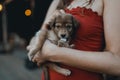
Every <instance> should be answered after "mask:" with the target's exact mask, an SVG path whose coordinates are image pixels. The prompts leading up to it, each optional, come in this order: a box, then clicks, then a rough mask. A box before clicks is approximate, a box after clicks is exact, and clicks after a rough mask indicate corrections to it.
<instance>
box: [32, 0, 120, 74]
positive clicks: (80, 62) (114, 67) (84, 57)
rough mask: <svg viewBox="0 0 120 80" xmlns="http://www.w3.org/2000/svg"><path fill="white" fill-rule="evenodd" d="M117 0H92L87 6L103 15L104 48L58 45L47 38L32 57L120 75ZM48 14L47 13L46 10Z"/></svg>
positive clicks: (39, 60)
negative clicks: (84, 49) (40, 48)
mask: <svg viewBox="0 0 120 80" xmlns="http://www.w3.org/2000/svg"><path fill="white" fill-rule="evenodd" d="M55 1H56V3H58V4H59V3H60V1H62V0H54V1H53V2H55ZM81 1H83V0H81ZM119 3H120V0H95V2H94V4H93V6H91V7H90V8H91V9H92V10H93V11H96V12H98V15H100V16H103V21H104V33H105V42H106V50H105V51H103V52H90V51H80V50H74V49H69V48H63V47H62V48H61V47H57V46H55V45H54V44H52V43H50V42H49V41H46V42H45V43H44V45H43V48H42V54H41V55H39V56H34V59H36V61H37V62H39V63H42V62H44V61H46V60H49V61H53V62H60V63H63V64H66V65H70V66H73V67H76V68H81V69H85V70H88V71H94V72H99V73H107V74H112V75H118V76H120V43H119V42H120V35H119V31H120V22H119V21H120V16H119V14H120V11H119V8H120V6H119ZM56 6H57V5H56ZM79 6H81V5H79ZM50 9H51V10H50ZM50 9H49V10H50V11H51V12H52V10H53V11H54V10H55V9H57V8H54V9H53V6H51V7H50ZM48 14H50V13H49V12H48ZM47 20H48V17H46V19H45V21H47ZM42 28H44V27H42Z"/></svg>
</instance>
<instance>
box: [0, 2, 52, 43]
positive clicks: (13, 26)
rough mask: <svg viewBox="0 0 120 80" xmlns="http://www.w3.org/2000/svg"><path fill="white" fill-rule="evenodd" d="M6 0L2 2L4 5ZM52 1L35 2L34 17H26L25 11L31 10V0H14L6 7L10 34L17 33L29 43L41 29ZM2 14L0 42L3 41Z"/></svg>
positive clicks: (0, 13)
mask: <svg viewBox="0 0 120 80" xmlns="http://www.w3.org/2000/svg"><path fill="white" fill-rule="evenodd" d="M3 1H4V0H0V3H2V2H3ZM51 1H52V0H35V3H36V4H35V9H34V14H33V16H29V17H28V16H25V14H24V11H25V10H26V9H30V1H29V0H14V1H12V2H11V3H9V4H8V5H7V6H6V10H7V22H8V33H11V32H15V33H17V34H18V35H19V36H20V37H23V38H25V39H26V40H27V41H29V40H30V38H31V37H32V36H33V35H34V34H35V32H36V31H37V30H39V28H40V27H41V24H42V22H43V20H44V17H45V15H46V12H47V10H48V7H49V5H50V3H51ZM1 16H2V12H0V41H2V21H1Z"/></svg>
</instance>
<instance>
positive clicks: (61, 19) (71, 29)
mask: <svg viewBox="0 0 120 80" xmlns="http://www.w3.org/2000/svg"><path fill="white" fill-rule="evenodd" d="M78 25H79V24H78V22H77V20H76V19H75V18H74V17H73V16H72V15H71V14H67V13H64V14H63V13H61V14H59V15H58V16H56V17H55V19H54V20H53V21H52V22H51V24H50V26H51V29H52V30H54V32H55V34H56V35H57V36H58V38H59V39H66V40H69V39H70V38H71V37H72V36H73V34H74V33H75V31H76V28H77V27H78Z"/></svg>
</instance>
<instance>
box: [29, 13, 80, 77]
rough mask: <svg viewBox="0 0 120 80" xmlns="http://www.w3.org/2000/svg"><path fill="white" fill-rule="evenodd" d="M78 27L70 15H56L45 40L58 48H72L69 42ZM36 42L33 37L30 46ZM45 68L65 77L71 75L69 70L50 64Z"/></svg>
mask: <svg viewBox="0 0 120 80" xmlns="http://www.w3.org/2000/svg"><path fill="white" fill-rule="evenodd" d="M78 25H79V24H78V22H77V21H76V19H75V18H74V17H73V16H72V15H71V14H66V13H61V14H59V15H57V16H56V17H55V18H54V20H52V21H51V22H50V27H49V30H48V33H47V35H46V39H48V40H50V41H51V42H52V43H54V44H56V45H58V46H60V47H68V48H73V47H74V45H73V44H71V45H70V41H71V39H72V38H73V36H74V34H75V32H76V29H77V27H78ZM44 36H45V35H44ZM36 40H37V39H35V37H34V38H33V39H32V40H31V42H30V45H32V44H34V42H35V41H36ZM43 43H44V42H43ZM29 47H32V46H28V48H29ZM28 50H29V49H28ZM37 54H40V50H39V52H37ZM28 56H30V57H31V54H28ZM45 66H46V67H49V68H51V69H53V70H55V71H56V72H58V73H61V74H63V75H65V76H68V75H70V74H71V71H70V70H68V69H65V68H61V67H59V66H58V65H56V64H55V63H52V62H50V63H46V64H45Z"/></svg>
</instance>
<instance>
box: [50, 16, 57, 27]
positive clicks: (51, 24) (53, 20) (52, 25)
mask: <svg viewBox="0 0 120 80" xmlns="http://www.w3.org/2000/svg"><path fill="white" fill-rule="evenodd" d="M55 21H56V18H54V19H52V20H51V21H50V23H49V24H50V29H53V28H55Z"/></svg>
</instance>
